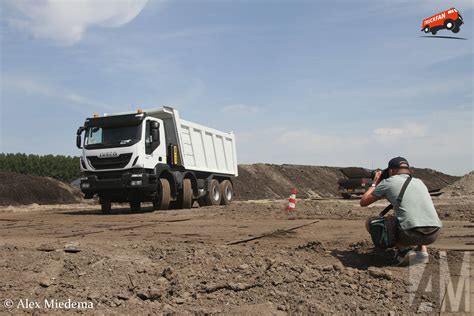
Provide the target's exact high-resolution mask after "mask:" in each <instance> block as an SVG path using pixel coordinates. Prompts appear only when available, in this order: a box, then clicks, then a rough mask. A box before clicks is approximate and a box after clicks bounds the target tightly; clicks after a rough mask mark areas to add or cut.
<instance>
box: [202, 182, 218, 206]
mask: <svg viewBox="0 0 474 316" xmlns="http://www.w3.org/2000/svg"><path fill="white" fill-rule="evenodd" d="M221 197H222V195H221V187H220V185H219V182H218V181H217V180H216V179H212V181H211V185H210V188H209V192H207V194H206V195H205V197H204V200H205V201H206V205H209V206H212V205H219V204H220V203H221Z"/></svg>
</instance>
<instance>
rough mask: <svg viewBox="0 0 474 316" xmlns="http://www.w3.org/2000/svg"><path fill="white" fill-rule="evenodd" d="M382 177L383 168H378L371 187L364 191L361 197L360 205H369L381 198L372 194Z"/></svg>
mask: <svg viewBox="0 0 474 316" xmlns="http://www.w3.org/2000/svg"><path fill="white" fill-rule="evenodd" d="M381 177H382V170H377V171H376V172H375V175H374V179H373V180H372V185H371V186H370V187H369V189H368V190H367V191H366V192H365V193H364V195H363V196H362V198H361V199H360V206H362V207H364V206H369V205H370V204H372V203H374V202H375V201H377V200H378V199H379V198H378V197H376V196H375V195H372V192H374V190H375V186H377V185H378V184H379V183H380V181H382V179H381Z"/></svg>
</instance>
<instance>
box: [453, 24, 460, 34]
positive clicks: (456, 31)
mask: <svg viewBox="0 0 474 316" xmlns="http://www.w3.org/2000/svg"><path fill="white" fill-rule="evenodd" d="M451 32H453V33H459V26H456V27H455V28H454V29H452V30H451Z"/></svg>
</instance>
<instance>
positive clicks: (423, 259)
mask: <svg viewBox="0 0 474 316" xmlns="http://www.w3.org/2000/svg"><path fill="white" fill-rule="evenodd" d="M415 253H416V256H415V258H414V259H413V262H410V263H411V264H419V263H422V264H427V263H428V262H430V256H429V255H428V252H426V251H415Z"/></svg>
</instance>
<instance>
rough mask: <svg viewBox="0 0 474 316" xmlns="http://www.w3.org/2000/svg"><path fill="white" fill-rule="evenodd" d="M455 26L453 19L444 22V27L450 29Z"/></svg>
mask: <svg viewBox="0 0 474 316" xmlns="http://www.w3.org/2000/svg"><path fill="white" fill-rule="evenodd" d="M455 26H456V24H454V21H453V20H446V21H445V22H444V27H445V28H446V29H448V30H452V29H453V28H454V27H455Z"/></svg>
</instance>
